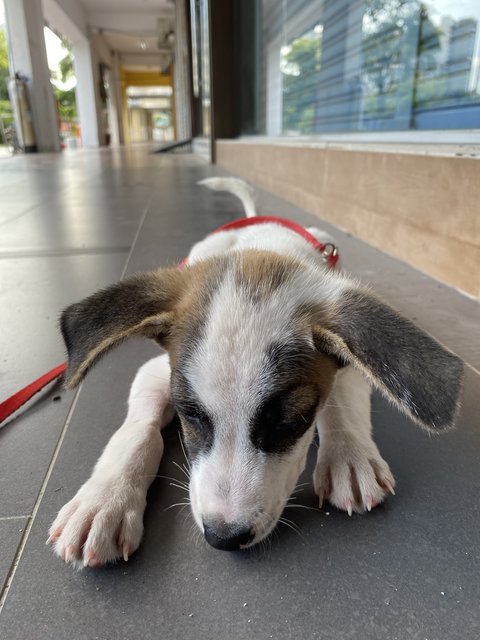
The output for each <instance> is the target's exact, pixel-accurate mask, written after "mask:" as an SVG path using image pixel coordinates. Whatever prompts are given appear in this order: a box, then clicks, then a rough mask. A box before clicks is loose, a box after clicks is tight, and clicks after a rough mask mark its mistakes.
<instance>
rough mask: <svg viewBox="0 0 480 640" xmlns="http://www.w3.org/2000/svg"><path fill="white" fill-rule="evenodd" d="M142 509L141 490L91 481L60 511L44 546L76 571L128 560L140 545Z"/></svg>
mask: <svg viewBox="0 0 480 640" xmlns="http://www.w3.org/2000/svg"><path fill="white" fill-rule="evenodd" d="M145 506H146V500H145V492H144V491H143V489H141V488H137V487H134V486H131V485H129V484H127V483H125V482H122V480H119V479H109V480H108V481H105V480H102V479H99V478H95V477H92V478H90V480H88V481H87V482H86V483H85V484H84V485H83V486H82V487H81V488H80V489H79V491H78V493H77V494H76V496H75V497H74V498H73V499H72V500H70V502H68V503H67V504H66V505H65V506H64V507H63V508H62V509H61V510H60V512H59V514H58V516H57V518H56V519H55V522H54V523H53V524H52V526H51V527H50V531H49V538H48V540H47V543H50V542H51V543H53V545H54V551H55V553H56V555H58V556H59V557H60V558H61V559H62V560H64V561H65V562H66V563H67V564H72V565H74V566H76V567H78V568H80V567H82V566H84V567H87V566H88V567H99V566H102V565H105V564H107V563H108V562H115V561H116V560H118V559H119V558H123V559H124V560H128V557H129V556H130V555H131V554H132V553H133V552H134V551H135V550H136V549H138V547H139V545H140V541H141V538H142V534H143V512H144V511H145Z"/></svg>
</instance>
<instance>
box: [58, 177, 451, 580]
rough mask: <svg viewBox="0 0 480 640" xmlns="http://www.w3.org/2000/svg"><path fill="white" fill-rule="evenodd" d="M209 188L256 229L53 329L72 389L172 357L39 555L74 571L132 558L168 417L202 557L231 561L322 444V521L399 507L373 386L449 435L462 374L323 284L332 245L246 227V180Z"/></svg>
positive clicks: (138, 397) (395, 321) (137, 397)
mask: <svg viewBox="0 0 480 640" xmlns="http://www.w3.org/2000/svg"><path fill="white" fill-rule="evenodd" d="M203 184H204V185H205V186H207V187H209V188H211V189H214V190H225V191H229V192H231V193H233V194H234V195H236V196H238V197H239V198H240V199H241V201H242V202H243V205H244V208H245V212H246V215H247V219H248V220H249V222H248V224H245V225H240V226H235V225H234V226H233V227H230V228H226V229H223V230H220V231H219V232H217V233H214V234H212V235H210V236H208V237H207V238H205V239H204V240H202V241H201V242H199V243H197V244H196V245H195V246H194V247H193V248H192V250H191V252H190V254H189V256H188V260H187V261H186V264H185V265H184V266H183V267H182V268H161V269H158V270H157V271H152V272H149V273H142V274H138V275H134V276H132V277H130V278H128V279H126V280H124V281H121V282H119V283H118V284H115V285H113V286H111V287H108V288H106V289H103V290H101V291H99V292H97V293H95V294H94V295H92V296H90V297H88V298H86V299H85V300H83V301H82V302H79V303H77V304H74V305H72V306H70V307H68V308H67V309H66V310H65V311H64V312H63V315H62V319H61V328H62V333H63V337H64V340H65V344H66V346H67V350H68V359H69V366H68V373H67V380H66V381H67V386H68V387H70V388H73V387H75V386H76V385H78V384H79V382H80V381H81V380H82V379H83V378H84V376H85V375H86V374H87V372H88V370H89V369H90V367H92V366H93V365H94V364H95V363H96V362H97V361H98V360H99V358H101V357H102V356H103V355H105V354H106V353H107V352H108V351H109V350H110V349H112V348H113V347H115V346H117V345H118V344H120V343H121V342H123V341H124V340H126V339H128V338H130V337H131V336H135V335H137V336H138V335H142V336H146V337H148V338H152V339H153V340H155V341H156V342H157V343H158V344H159V345H160V346H161V347H162V349H164V351H165V353H163V354H162V355H159V356H158V357H156V358H153V359H152V360H150V361H149V362H147V363H146V364H144V365H143V366H142V367H141V368H140V369H139V371H138V373H137V375H136V377H135V379H134V382H133V384H132V387H131V390H130V396H129V401H128V413H127V417H126V419H125V422H124V423H123V425H122V426H121V427H120V429H119V430H118V431H117V432H116V433H115V434H114V435H113V437H112V438H111V439H110V441H109V443H108V444H107V446H106V448H105V450H104V451H103V453H102V455H101V457H100V459H99V460H98V462H97V464H96V466H95V468H94V470H93V473H92V476H91V477H90V479H89V480H87V482H86V483H85V484H84V485H83V486H82V487H81V488H80V489H79V491H78V493H77V494H76V495H75V497H74V498H73V499H72V500H71V501H70V502H68V503H67V504H66V505H65V506H64V507H63V508H62V509H61V511H60V512H59V514H58V516H57V518H56V520H55V522H54V523H53V524H52V526H51V529H50V535H49V539H48V542H51V543H53V545H54V550H55V553H56V554H57V555H58V556H60V557H61V558H62V559H63V560H64V561H65V562H67V563H70V564H72V565H75V566H77V567H81V566H90V567H94V566H100V565H104V564H106V563H108V562H113V561H115V560H117V559H119V558H122V557H123V558H124V559H125V560H128V557H129V556H130V555H131V554H132V553H133V552H134V551H135V550H136V549H137V548H138V546H139V545H140V541H141V538H142V534H143V514H144V510H145V506H146V494H147V490H148V487H149V485H150V484H151V481H152V480H153V478H154V477H155V475H156V474H157V470H158V466H159V464H160V460H161V457H162V454H163V439H162V435H161V430H162V428H163V427H165V426H166V425H167V424H168V423H169V422H170V421H171V419H172V418H173V416H174V414H175V413H177V414H178V416H179V418H180V422H181V429H182V437H183V441H184V443H185V445H186V450H187V455H188V458H189V462H190V467H191V476H190V485H189V494H190V503H191V509H192V512H193V516H194V519H195V521H196V522H197V524H198V526H199V527H200V529H201V530H202V532H203V534H204V536H205V539H206V541H207V542H208V543H209V544H211V545H212V546H213V547H215V548H217V549H227V550H236V549H242V548H246V547H251V546H252V545H255V544H257V543H258V542H260V541H261V540H262V539H264V538H265V537H266V536H268V535H269V534H270V533H271V531H272V530H273V529H274V527H275V526H276V524H277V522H278V520H279V518H280V516H281V513H282V510H283V509H284V507H285V505H286V503H287V501H288V499H289V497H290V495H291V493H292V491H293V489H294V488H295V485H296V483H297V481H298V478H299V475H300V474H301V472H302V471H303V469H304V467H305V462H306V456H307V452H308V449H309V447H310V444H311V442H312V439H313V437H314V433H315V430H318V433H319V439H320V446H319V450H318V461H317V465H316V468H315V471H314V475H313V482H314V487H315V491H316V493H317V494H318V496H319V501H320V505H321V504H322V503H323V501H324V500H326V499H328V501H329V502H330V503H331V504H332V505H334V506H336V507H337V508H338V509H342V510H344V511H346V512H348V513H349V514H350V515H351V514H352V512H353V511H356V512H358V513H361V512H363V511H370V510H371V509H372V508H373V507H375V506H376V505H378V504H379V503H380V502H382V500H384V498H385V497H386V495H387V494H388V493H389V492H390V493H394V487H395V480H394V478H393V475H392V473H391V471H390V469H389V466H388V464H387V463H386V462H385V460H384V459H383V458H382V456H381V455H380V452H379V450H378V448H377V446H376V444H375V442H374V441H373V439H372V434H371V432H372V427H371V418H370V392H371V388H372V386H373V387H375V388H377V389H379V390H380V391H381V392H382V393H383V395H384V396H386V397H387V398H388V399H389V400H390V401H391V402H393V403H394V404H395V405H396V406H397V407H398V408H399V409H400V410H401V411H403V412H404V413H405V414H407V415H408V416H409V417H410V418H411V419H412V420H413V421H414V422H415V423H417V424H418V425H420V426H421V427H423V428H425V429H427V430H429V431H435V432H437V431H439V430H444V429H448V428H449V427H451V426H453V424H454V422H455V418H456V415H457V411H458V403H459V395H460V388H461V379H462V373H463V365H462V362H461V361H460V360H459V359H458V358H457V357H456V356H455V355H453V354H451V353H450V352H448V351H446V350H445V349H444V348H443V347H442V346H440V345H439V344H438V343H437V342H435V341H434V340H433V339H432V338H431V337H429V336H428V335H427V334H425V333H424V332H423V331H421V330H420V329H418V328H417V327H415V326H414V325H413V324H412V323H411V322H410V321H408V320H407V319H405V318H404V317H402V316H400V315H398V313H397V312H395V311H394V310H393V309H392V308H390V307H389V306H388V305H386V304H385V303H384V302H382V301H381V300H380V299H378V298H377V297H376V296H375V295H373V294H372V293H371V292H370V291H369V290H368V289H365V288H364V287H362V286H360V284H359V283H358V282H356V281H355V280H352V279H350V278H349V277H347V276H346V275H345V274H344V273H342V271H341V269H340V267H339V265H338V264H337V265H335V268H331V267H332V266H333V264H334V263H332V261H331V257H332V251H335V249H334V244H333V243H334V241H333V239H332V238H331V237H329V236H328V235H327V234H326V233H324V232H323V231H320V230H319V229H317V228H313V227H312V228H309V229H307V230H306V231H305V232H304V233H299V232H298V231H297V230H295V229H294V228H290V227H289V226H288V224H287V226H284V225H283V224H281V223H280V222H277V221H274V220H273V221H272V220H269V219H263V218H259V224H254V223H253V222H255V221H251V220H250V218H254V217H255V216H256V213H255V205H254V199H253V193H252V190H251V188H250V187H249V186H248V185H247V184H246V183H244V182H242V181H240V180H236V179H233V178H210V179H207V180H204V181H203ZM319 246H320V247H329V250H328V251H319Z"/></svg>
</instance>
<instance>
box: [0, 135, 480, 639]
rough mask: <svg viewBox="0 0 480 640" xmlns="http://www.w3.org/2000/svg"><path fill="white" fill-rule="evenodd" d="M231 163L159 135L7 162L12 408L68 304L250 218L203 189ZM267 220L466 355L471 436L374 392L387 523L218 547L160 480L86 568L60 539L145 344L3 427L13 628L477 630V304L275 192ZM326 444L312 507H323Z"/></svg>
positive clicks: (142, 634) (0, 302)
mask: <svg viewBox="0 0 480 640" xmlns="http://www.w3.org/2000/svg"><path fill="white" fill-rule="evenodd" d="M224 173H225V172H224V171H222V170H220V169H219V168H218V167H215V166H212V165H210V164H207V163H206V162H204V161H203V160H201V159H199V157H198V156H194V155H191V154H188V153H174V154H169V155H164V154H156V155H153V154H149V153H148V148H147V147H144V146H138V147H136V146H131V147H129V148H117V149H104V150H82V151H79V152H76V153H68V152H67V153H64V154H61V155H60V154H57V155H31V156H15V157H13V158H7V159H0V190H1V191H0V193H1V196H0V202H1V208H0V315H1V322H0V335H1V345H2V353H1V369H0V389H1V392H0V399H2V400H3V399H4V398H5V397H7V396H8V395H10V394H11V393H13V392H14V391H16V390H17V389H19V388H20V387H22V386H24V385H26V384H27V383H28V382H30V381H31V380H32V379H34V378H36V377H37V376H39V375H41V374H42V373H43V372H45V371H47V370H49V369H50V368H52V367H53V366H55V365H56V364H58V363H59V362H61V361H62V360H63V359H64V351H63V345H62V342H61V338H60V335H59V332H58V329H57V319H58V315H59V313H60V311H61V310H62V308H64V307H65V306H66V305H68V304H70V303H72V302H74V301H77V300H79V299H80V298H82V297H84V296H85V295H88V294H89V293H91V292H93V291H95V290H96V289H98V288H99V287H102V286H105V285H107V284H110V283H112V282H114V281H116V280H118V279H120V278H121V277H122V276H124V275H129V274H132V273H134V272H136V271H139V270H147V269H152V268H155V267H157V266H160V265H173V264H176V262H178V261H179V260H180V259H181V258H182V257H184V256H185V255H186V254H187V252H188V250H189V247H190V246H191V244H192V243H193V242H195V241H197V240H199V239H201V238H202V237H203V236H204V235H205V234H206V233H208V232H209V231H212V230H213V229H215V228H216V227H218V226H220V225H222V224H224V223H226V222H229V221H230V220H232V219H234V218H236V217H239V216H240V215H241V205H240V204H239V202H238V201H237V200H236V199H234V198H233V197H231V196H229V195H224V194H213V193H211V192H208V191H207V190H205V189H203V188H201V187H199V186H197V185H196V182H197V181H198V180H200V179H202V178H204V177H207V176H210V175H219V174H221V175H223V174H224ZM259 211H260V212H261V213H262V214H265V215H269V214H271V215H280V216H285V217H290V218H292V219H294V220H296V221H298V222H300V223H303V224H317V225H318V226H323V227H324V228H325V229H326V230H329V231H332V232H333V233H334V235H335V237H336V238H337V240H338V245H339V247H340V251H341V254H342V259H343V261H344V265H345V268H346V269H347V270H348V271H350V272H352V273H353V274H354V275H355V276H357V277H359V278H360V279H361V280H362V281H363V282H365V283H370V284H371V285H372V288H373V290H374V291H376V292H378V293H379V294H380V295H382V296H383V297H384V298H385V299H386V300H387V301H388V302H389V303H391V304H392V305H393V306H395V307H396V308H397V309H398V310H399V311H401V312H402V313H403V314H404V315H406V316H407V317H409V318H411V319H413V320H414V321H415V322H416V323H417V324H418V325H419V326H421V327H423V328H424V329H425V330H426V331H428V332H429V333H430V334H432V335H433V336H434V337H435V338H437V339H438V340H439V341H440V342H442V343H443V344H445V345H446V346H447V347H449V348H450V349H451V350H452V351H454V352H455V353H457V354H458V355H459V356H461V357H462V358H463V359H464V360H465V362H466V363H467V366H466V375H465V392H464V400H463V409H462V413H461V417H460V420H459V423H458V427H457V429H456V430H455V431H453V432H451V433H447V434H443V435H441V436H439V437H437V438H430V437H428V436H427V435H426V434H425V433H422V432H421V431H420V430H419V429H417V428H416V427H414V426H413V425H412V424H411V423H409V422H408V420H407V419H406V418H404V417H402V416H401V415H400V414H399V413H398V412H397V411H396V410H395V409H393V408H392V407H390V406H388V404H387V403H386V402H385V401H384V400H383V399H381V398H380V397H379V396H377V395H375V397H374V403H373V422H374V427H375V435H376V441H377V443H378V445H379V448H380V450H381V451H382V453H383V455H384V457H385V458H386V460H387V461H388V462H389V464H390V466H391V468H392V470H393V472H394V474H395V476H396V479H397V483H398V490H397V492H396V494H397V495H396V496H395V497H391V498H389V499H388V500H387V501H386V503H385V504H384V505H383V506H381V507H379V508H377V509H375V510H374V511H373V512H372V513H371V514H368V515H366V516H356V515H354V516H353V517H352V518H349V517H348V516H347V515H346V514H345V513H341V512H337V511H336V510H335V509H334V508H329V506H328V505H327V506H324V508H323V509H322V510H318V509H315V510H310V509H309V510H307V509H295V510H294V509H291V510H289V513H288V514H287V516H288V518H289V519H291V520H292V521H293V522H294V523H295V525H297V526H298V527H299V528H300V530H301V536H299V535H297V534H296V533H295V532H294V531H292V530H290V529H288V528H286V527H282V526H280V527H279V528H278V530H277V534H276V535H275V536H273V537H272V541H271V545H270V546H269V547H268V548H267V550H262V549H260V550H253V551H250V552H238V553H228V554H227V553H218V552H217V551H215V550H213V549H212V548H210V547H208V546H207V544H206V543H205V542H204V541H203V540H201V539H200V538H199V535H197V531H196V530H195V528H194V526H193V521H192V518H191V515H190V513H189V511H188V510H187V509H185V510H183V511H179V510H178V508H177V509H169V510H168V511H165V509H167V508H168V507H169V506H170V505H172V504H173V503H177V502H181V501H182V500H183V494H182V493H181V491H180V490H178V489H177V488H175V487H173V486H170V485H169V481H168V480H165V479H162V478H157V479H156V480H155V482H154V484H153V485H152V488H151V490H150V493H149V505H148V507H147V511H146V518H145V537H144V541H143V544H142V546H141V547H140V549H139V551H138V552H137V553H136V554H135V555H134V556H133V557H132V558H131V560H130V561H129V562H128V564H126V563H124V562H121V563H119V564H118V565H116V566H111V567H108V568H107V569H102V570H86V571H82V572H75V571H74V570H72V569H71V568H68V567H66V566H65V565H64V564H63V563H61V562H60V561H59V560H58V559H55V558H54V557H53V555H52V552H51V549H50V548H49V547H46V546H45V544H44V543H45V539H46V537H47V530H48V527H49V525H50V523H51V521H52V520H53V518H54V517H55V515H56V512H57V511H58V509H59V508H60V507H61V506H62V505H63V504H64V503H65V502H66V501H67V500H69V499H70V498H71V497H72V496H73V495H74V493H75V492H76V490H77V489H78V487H79V486H80V484H82V483H83V482H84V481H85V480H86V478H87V477H88V475H89V472H90V470H91V468H92V466H93V465H94V463H95V461H96V459H97V458H98V456H99V453H100V451H101V449H102V448H103V446H104V445H105V443H106V442H107V440H108V438H109V437H110V435H111V434H112V433H113V432H114V431H115V430H116V428H118V426H119V425H120V424H121V422H122V420H123V417H124V414H125V408H126V399H127V395H128V388H129V385H130V383H131V380H132V378H133V376H134V373H135V371H136V369H137V368H138V366H139V365H140V364H141V363H142V362H144V361H145V360H146V359H147V358H148V357H150V356H151V355H152V354H153V355H154V354H156V353H157V349H156V347H155V345H154V344H153V343H149V342H146V341H140V340H133V341H130V342H128V343H126V344H124V345H123V346H121V347H120V348H118V349H117V350H115V351H114V352H113V353H111V354H110V355H108V356H107V357H105V358H104V359H103V360H102V361H101V362H100V363H99V364H98V366H96V367H95V369H94V370H93V371H92V373H91V374H90V376H89V377H88V378H87V380H86V382H85V383H84V384H83V385H82V386H81V388H80V389H79V390H78V391H76V392H66V391H64V390H62V389H61V388H60V387H58V388H56V389H55V390H53V391H52V392H50V393H46V394H42V395H41V397H39V398H38V399H37V400H36V401H35V402H34V403H33V404H32V405H31V406H30V407H29V408H28V409H27V410H25V411H23V412H22V413H21V414H20V415H19V416H18V417H17V418H15V419H13V420H12V421H11V422H10V423H7V425H6V426H4V427H3V428H1V429H0V496H1V498H0V584H1V585H2V588H3V592H2V593H3V596H2V603H3V609H2V610H1V612H0V636H1V637H3V638H9V639H10V638H11V639H14V638H15V639H19V640H20V639H22V640H23V639H27V638H35V639H36V640H57V639H58V640H61V639H64V638H65V637H67V635H68V637H69V638H70V639H71V640H79V639H83V638H85V639H89V640H90V639H93V638H101V639H105V640H106V639H110V638H115V639H116V640H121V639H125V640H137V639H138V640H140V639H142V640H148V639H150V638H152V639H153V638H155V639H158V638H165V639H167V638H168V639H173V638H181V639H188V638H197V639H199V640H207V639H211V638H213V637H215V638H219V639H222V638H232V639H233V638H235V640H241V639H252V638H255V639H260V638H267V639H268V638H276V639H287V638H296V637H299V635H298V630H299V629H302V637H304V638H328V639H333V638H335V639H336V640H342V639H347V638H355V640H357V639H358V640H363V639H365V640H367V639H368V640H377V639H378V640H380V639H382V640H385V639H388V640H393V639H394V638H398V639H399V640H401V639H402V638H405V637H408V638H418V639H422V640H423V639H426V638H428V640H431V639H435V640H454V639H455V638H459V639H460V638H462V640H475V639H476V638H478V629H479V628H480V612H479V609H478V602H479V600H480V584H479V580H478V576H479V570H480V553H479V545H478V535H479V534H478V532H479V530H480V512H479V506H478V504H479V503H478V495H477V493H478V481H479V473H478V451H479V449H480V429H479V426H480V425H479V418H478V398H479V396H480V340H479V327H480V311H479V305H478V302H476V301H474V300H473V299H470V298H468V297H466V296H464V295H462V294H460V293H458V292H456V291H455V290H453V289H451V288H449V287H447V286H445V285H443V284H441V283H439V282H437V281H435V280H433V279H431V278H429V277H428V276H426V275H424V274H422V273H420V272H418V271H416V270H414V269H413V268H411V267H409V266H408V265H406V264H405V263H402V262H400V261H399V260H396V259H394V258H391V257H389V256H388V255H386V254H384V253H382V252H380V251H378V250H376V249H373V248H372V247H370V246H368V245H367V244H365V243H364V242H362V241H360V240H358V239H356V238H354V237H352V236H351V235H349V234H346V233H344V232H342V231H341V230H339V229H335V228H333V227H332V226H331V225H328V224H323V223H322V222H321V221H319V220H317V219H316V218H315V217H314V216H312V215H310V214H308V213H305V212H304V211H302V210H300V209H298V208H297V207H295V206H293V205H291V204H289V203H287V202H286V201H282V200H279V199H278V198H276V197H274V196H272V195H270V194H268V193H267V192H265V191H259ZM165 444H166V451H165V457H164V460H163V461H162V465H161V470H160V473H161V474H162V475H164V476H172V477H175V478H178V477H179V470H178V468H176V466H175V464H174V462H177V463H179V464H181V463H182V462H183V454H182V451H181V447H180V443H179V436H178V430H177V428H176V426H175V424H173V425H172V426H171V427H168V428H167V431H166V433H165ZM311 453H312V455H311V456H310V463H309V468H308V473H307V472H305V474H304V479H303V480H302V481H303V482H308V483H309V484H308V485H307V486H305V487H303V490H302V491H301V492H300V493H299V494H297V502H298V503H299V504H303V505H305V506H307V507H316V505H317V500H316V497H315V495H314V493H313V487H312V486H311V483H310V475H311V469H312V464H313V461H314V456H315V453H316V452H315V450H314V448H313V447H312V452H311ZM266 585H267V586H268V588H265V587H266ZM358 628H362V629H363V630H364V632H363V634H362V635H361V636H360V635H358V633H357V631H356V629H358ZM293 629H295V632H293Z"/></svg>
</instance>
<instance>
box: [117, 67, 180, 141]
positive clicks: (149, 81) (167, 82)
mask: <svg viewBox="0 0 480 640" xmlns="http://www.w3.org/2000/svg"><path fill="white" fill-rule="evenodd" d="M121 78H122V118H123V129H124V132H125V144H130V142H131V132H130V125H129V122H128V108H127V87H172V88H173V78H172V76H171V75H170V74H167V73H159V72H158V71H128V70H126V69H122V71H121ZM172 111H173V129H174V131H175V109H174V100H173V99H172Z"/></svg>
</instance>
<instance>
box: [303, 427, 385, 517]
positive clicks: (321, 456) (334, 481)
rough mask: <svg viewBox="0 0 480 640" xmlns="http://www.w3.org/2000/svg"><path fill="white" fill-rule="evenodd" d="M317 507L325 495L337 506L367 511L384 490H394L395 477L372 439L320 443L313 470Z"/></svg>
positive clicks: (377, 501)
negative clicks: (317, 500) (317, 498)
mask: <svg viewBox="0 0 480 640" xmlns="http://www.w3.org/2000/svg"><path fill="white" fill-rule="evenodd" d="M313 482H314V487H315V492H316V494H317V495H318V497H319V503H320V507H321V506H322V504H323V501H324V500H325V499H328V501H329V502H330V504H332V505H334V506H335V507H337V508H338V509H342V510H343V511H347V512H348V514H349V515H352V512H353V511H356V512H357V513H362V512H363V511H365V510H367V511H371V510H372V508H373V507H376V506H377V505H378V504H380V502H382V501H383V500H384V498H385V497H386V495H387V493H388V492H390V493H392V494H395V491H394V487H395V479H394V477H393V475H392V472H391V471H390V468H389V466H388V464H387V463H386V462H385V460H384V459H383V458H382V456H381V455H380V452H379V451H378V448H377V446H376V444H375V443H374V442H373V440H368V441H359V440H356V439H355V438H354V437H352V438H350V437H349V438H348V440H344V441H342V442H340V441H336V442H335V441H328V440H327V441H326V442H324V443H320V449H319V452H318V461H317V466H316V467H315V471H314V474H313Z"/></svg>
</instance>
